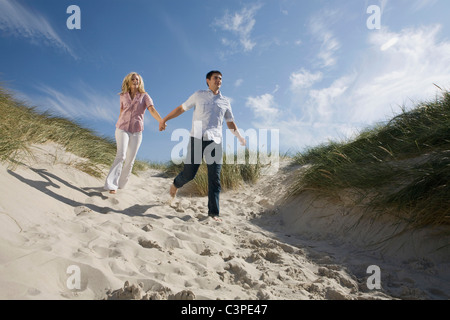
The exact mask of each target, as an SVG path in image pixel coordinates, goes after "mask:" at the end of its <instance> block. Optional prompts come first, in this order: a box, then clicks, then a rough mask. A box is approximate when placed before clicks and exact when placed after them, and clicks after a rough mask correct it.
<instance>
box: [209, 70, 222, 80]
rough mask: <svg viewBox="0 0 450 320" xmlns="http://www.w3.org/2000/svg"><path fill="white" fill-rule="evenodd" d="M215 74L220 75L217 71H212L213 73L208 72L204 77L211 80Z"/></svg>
mask: <svg viewBox="0 0 450 320" xmlns="http://www.w3.org/2000/svg"><path fill="white" fill-rule="evenodd" d="M216 73H218V74H220V75H222V72H220V71H217V70H213V71H210V72H208V74H207V75H206V79H208V80H211V78H212V76H213V74H216Z"/></svg>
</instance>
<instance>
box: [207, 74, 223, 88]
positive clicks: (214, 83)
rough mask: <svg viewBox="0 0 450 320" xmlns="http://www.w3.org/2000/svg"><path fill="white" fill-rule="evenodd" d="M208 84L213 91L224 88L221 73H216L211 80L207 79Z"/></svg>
mask: <svg viewBox="0 0 450 320" xmlns="http://www.w3.org/2000/svg"><path fill="white" fill-rule="evenodd" d="M206 82H207V83H208V87H209V88H210V89H211V90H213V91H215V90H218V89H220V87H221V86H222V76H221V75H220V74H219V73H214V74H213V75H212V76H211V79H206Z"/></svg>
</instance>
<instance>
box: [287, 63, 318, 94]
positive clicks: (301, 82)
mask: <svg viewBox="0 0 450 320" xmlns="http://www.w3.org/2000/svg"><path fill="white" fill-rule="evenodd" d="M322 78H323V74H322V72H316V73H311V72H309V71H307V70H305V69H303V68H302V69H301V70H300V71H298V72H293V73H292V74H291V77H290V81H291V89H292V90H298V89H306V88H309V87H311V86H312V85H313V84H315V83H316V82H318V81H321V80H322Z"/></svg>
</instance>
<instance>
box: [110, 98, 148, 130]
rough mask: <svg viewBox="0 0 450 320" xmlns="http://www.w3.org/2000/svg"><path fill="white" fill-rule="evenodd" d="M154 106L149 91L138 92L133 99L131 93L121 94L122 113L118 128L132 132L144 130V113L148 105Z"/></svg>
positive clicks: (117, 124)
mask: <svg viewBox="0 0 450 320" xmlns="http://www.w3.org/2000/svg"><path fill="white" fill-rule="evenodd" d="M150 106H153V100H152V98H150V96H149V95H148V93H139V92H138V93H136V96H135V97H134V99H133V100H131V97H130V94H129V93H128V92H127V93H123V94H121V95H120V110H121V114H120V117H119V120H118V121H117V123H116V128H118V129H121V130H123V131H127V132H130V133H136V132H142V131H144V114H145V110H147V108H148V107H150Z"/></svg>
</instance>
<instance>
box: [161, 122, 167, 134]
mask: <svg viewBox="0 0 450 320" xmlns="http://www.w3.org/2000/svg"><path fill="white" fill-rule="evenodd" d="M166 128H167V123H166V122H165V121H164V120H161V121H160V122H159V131H164V130H166Z"/></svg>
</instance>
